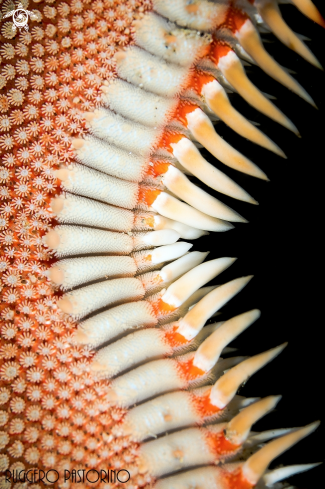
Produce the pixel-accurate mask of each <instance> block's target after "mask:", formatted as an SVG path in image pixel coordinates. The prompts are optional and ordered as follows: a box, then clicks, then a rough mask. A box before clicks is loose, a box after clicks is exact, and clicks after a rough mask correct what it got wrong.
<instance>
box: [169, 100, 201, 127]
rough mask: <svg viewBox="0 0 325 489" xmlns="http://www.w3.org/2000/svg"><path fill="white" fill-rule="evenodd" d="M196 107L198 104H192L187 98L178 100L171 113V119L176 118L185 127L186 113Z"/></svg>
mask: <svg viewBox="0 0 325 489" xmlns="http://www.w3.org/2000/svg"><path fill="white" fill-rule="evenodd" d="M197 108H198V105H195V104H192V103H191V102H188V101H187V100H180V101H179V103H178V105H177V108H176V110H175V112H174V114H173V119H176V120H178V121H180V122H181V123H182V124H183V125H184V126H185V127H187V124H188V122H187V118H186V116H187V114H190V113H191V112H193V111H194V110H195V109H197Z"/></svg>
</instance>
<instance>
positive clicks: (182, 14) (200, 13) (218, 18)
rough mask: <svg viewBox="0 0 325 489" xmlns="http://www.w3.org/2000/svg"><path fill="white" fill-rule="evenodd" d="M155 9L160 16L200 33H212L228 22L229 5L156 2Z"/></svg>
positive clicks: (204, 1) (171, 0) (183, 0)
mask: <svg viewBox="0 0 325 489" xmlns="http://www.w3.org/2000/svg"><path fill="white" fill-rule="evenodd" d="M153 8H154V10H156V12H158V13H159V14H160V15H163V16H164V17H167V18H168V19H170V20H172V21H174V22H177V24H179V25H181V26H188V27H190V28H191V29H198V30H199V31H210V30H214V29H216V28H217V26H218V25H220V24H222V23H223V22H224V21H225V20H226V13H227V10H228V4H227V2H225V3H223V2H222V3H216V2H209V1H208V0H200V1H199V2H197V1H195V2H191V3H189V2H188V0H178V1H176V2H175V0H154V1H153Z"/></svg>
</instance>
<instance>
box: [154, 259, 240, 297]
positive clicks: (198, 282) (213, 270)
mask: <svg viewBox="0 0 325 489" xmlns="http://www.w3.org/2000/svg"><path fill="white" fill-rule="evenodd" d="M235 260H236V259H235V258H229V257H224V258H217V259H216V260H210V261H207V262H205V263H201V265H198V266H197V267H195V268H193V269H192V270H190V271H189V272H187V273H186V274H185V275H183V276H182V277H181V278H179V279H178V280H177V281H176V282H174V283H173V284H172V285H170V286H169V287H168V289H167V291H166V292H165V293H164V295H163V296H162V300H163V301H164V302H165V303H166V304H170V305H172V306H174V307H179V306H180V305H181V304H183V302H185V301H186V300H187V299H188V298H189V297H190V296H191V295H192V294H194V292H195V291H196V290H198V289H199V288H200V287H202V286H203V285H205V284H206V283H207V282H210V280H212V279H213V278H215V277H216V276H217V275H220V273H222V272H223V271H224V270H225V269H227V268H228V267H229V266H230V265H232V264H233V263H234V261H235Z"/></svg>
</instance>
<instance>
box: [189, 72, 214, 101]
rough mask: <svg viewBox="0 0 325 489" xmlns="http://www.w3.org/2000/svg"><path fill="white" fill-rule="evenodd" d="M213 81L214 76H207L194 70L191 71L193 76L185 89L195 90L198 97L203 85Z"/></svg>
mask: <svg viewBox="0 0 325 489" xmlns="http://www.w3.org/2000/svg"><path fill="white" fill-rule="evenodd" d="M213 80H215V78H214V76H212V75H209V74H208V73H204V72H203V71H200V70H198V69H195V70H194V71H193V75H192V77H191V79H190V82H189V84H188V86H187V88H188V89H192V90H195V92H196V93H197V94H198V95H200V94H201V92H202V88H203V87H204V85H206V84H207V83H210V82H212V81H213Z"/></svg>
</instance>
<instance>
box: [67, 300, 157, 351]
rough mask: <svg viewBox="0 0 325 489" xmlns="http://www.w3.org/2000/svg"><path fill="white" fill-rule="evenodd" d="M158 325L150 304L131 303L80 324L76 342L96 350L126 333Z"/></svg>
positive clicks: (142, 302)
mask: <svg viewBox="0 0 325 489" xmlns="http://www.w3.org/2000/svg"><path fill="white" fill-rule="evenodd" d="M156 323H157V319H156V317H155V314H154V312H153V309H152V307H151V305H150V304H149V303H148V302H146V301H138V302H129V303H127V304H121V305H120V306H116V307H113V308H112V309H109V310H108V311H105V312H102V313H100V314H97V315H96V316H93V317H91V318H89V319H87V320H86V321H83V322H82V323H80V325H79V328H78V330H77V333H76V336H75V341H76V343H78V344H83V345H91V346H93V347H94V348H96V347H98V346H99V345H101V344H103V343H105V342H106V341H109V340H111V339H113V338H115V337H116V336H119V335H120V334H122V333H124V332H125V331H128V330H132V329H133V330H134V329H136V328H140V327H144V326H154V325H155V324H156Z"/></svg>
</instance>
